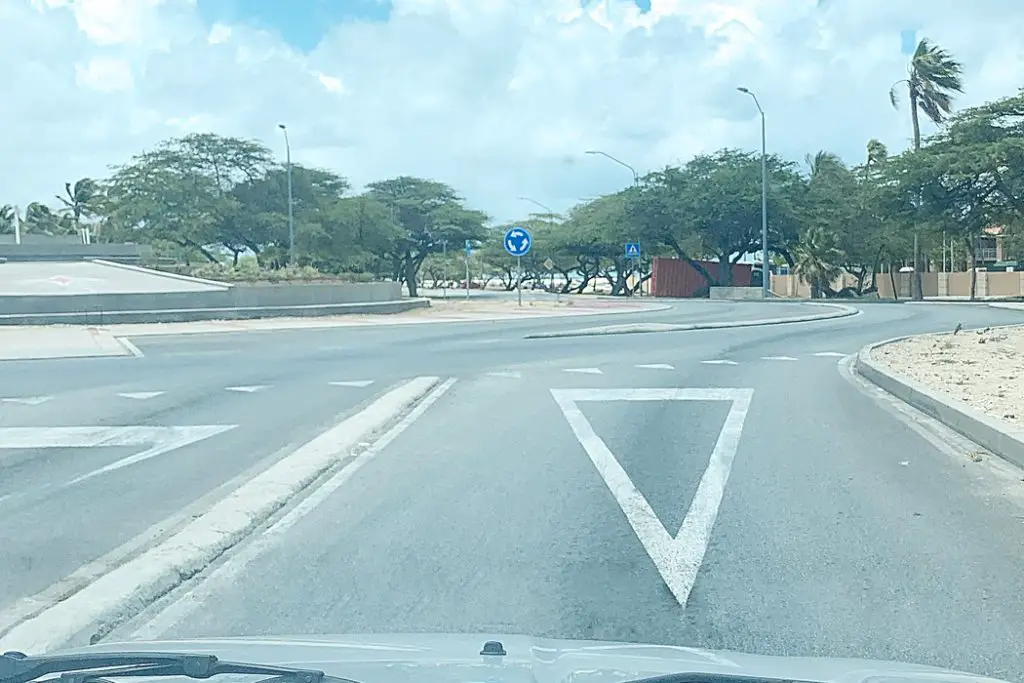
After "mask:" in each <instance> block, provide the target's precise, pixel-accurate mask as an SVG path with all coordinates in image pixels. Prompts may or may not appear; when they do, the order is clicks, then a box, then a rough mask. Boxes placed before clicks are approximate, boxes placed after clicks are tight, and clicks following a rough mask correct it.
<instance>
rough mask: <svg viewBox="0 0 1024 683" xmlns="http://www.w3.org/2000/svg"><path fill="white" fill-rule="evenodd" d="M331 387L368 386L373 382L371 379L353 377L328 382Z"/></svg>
mask: <svg viewBox="0 0 1024 683" xmlns="http://www.w3.org/2000/svg"><path fill="white" fill-rule="evenodd" d="M328 384H330V385H331V386H332V387H368V386H370V385H371V384H373V380H372V379H353V380H348V381H345V382H328Z"/></svg>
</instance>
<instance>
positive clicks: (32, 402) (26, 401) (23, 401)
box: [0, 396, 53, 406]
mask: <svg viewBox="0 0 1024 683" xmlns="http://www.w3.org/2000/svg"><path fill="white" fill-rule="evenodd" d="M52 400H53V396H23V397H20V398H19V397H11V398H2V399H0V401H2V402H3V403H17V404H19V405H23V406H37V405H39V404H40V403H46V402H47V401H52Z"/></svg>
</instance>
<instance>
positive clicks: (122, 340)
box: [114, 337, 143, 358]
mask: <svg viewBox="0 0 1024 683" xmlns="http://www.w3.org/2000/svg"><path fill="white" fill-rule="evenodd" d="M114 341H116V342H117V343H118V344H120V345H121V346H123V347H124V349H125V351H127V352H128V353H130V354H132V355H133V356H135V357H136V358H142V357H143V356H142V351H139V347H138V346H136V345H135V344H133V343H132V342H131V340H129V339H128V338H126V337H114Z"/></svg>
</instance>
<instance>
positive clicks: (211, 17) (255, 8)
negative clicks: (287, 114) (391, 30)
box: [197, 0, 651, 51]
mask: <svg viewBox="0 0 1024 683" xmlns="http://www.w3.org/2000/svg"><path fill="white" fill-rule="evenodd" d="M633 1H634V2H635V3H636V5H637V7H639V8H640V9H641V10H643V11H645V12H646V11H648V10H649V9H650V7H651V0H633ZM595 2H600V0H581V4H582V5H585V6H586V5H592V4H594V3H595ZM197 5H198V9H199V14H200V16H202V18H203V19H204V20H205V21H206V23H207V24H213V23H215V22H218V21H221V22H228V23H248V24H252V25H254V26H258V27H260V28H263V29H268V30H273V31H276V32H277V33H278V34H280V36H281V38H282V39H284V41H285V42H287V43H288V44H290V45H291V46H292V47H295V48H297V49H299V50H303V51H309V50H312V49H313V48H314V47H316V45H317V43H319V42H320V39H321V38H322V37H323V36H324V34H325V33H327V31H328V30H330V28H331V27H332V26H333V25H334V24H337V23H339V22H342V21H346V20H349V21H352V20H360V21H387V19H388V14H389V13H390V11H391V2H390V0H198V2H197Z"/></svg>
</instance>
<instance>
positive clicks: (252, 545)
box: [119, 377, 457, 640]
mask: <svg viewBox="0 0 1024 683" xmlns="http://www.w3.org/2000/svg"><path fill="white" fill-rule="evenodd" d="M456 381H457V380H456V379H455V378H454V377H452V378H449V379H447V380H445V382H444V383H443V384H441V385H440V386H439V387H437V388H435V389H434V390H433V391H432V392H430V394H428V395H427V397H426V398H424V399H423V400H422V401H420V403H418V404H417V405H416V407H415V408H413V409H412V411H411V412H410V413H409V414H408V415H406V416H405V417H404V418H402V420H401V421H400V422H399V423H398V424H396V425H395V426H394V427H392V428H391V429H389V430H388V431H387V432H386V433H385V434H384V435H383V436H382V437H381V438H380V439H378V440H377V441H376V442H374V444H373V445H372V446H370V447H369V448H367V449H366V450H365V451H363V452H362V453H360V454H359V455H358V456H356V458H355V459H354V460H353V461H352V463H351V464H350V465H348V466H347V467H345V468H344V469H342V470H341V471H339V472H338V473H337V474H335V475H334V476H333V477H331V478H330V479H328V480H327V481H326V482H324V483H323V485H322V486H320V488H318V489H317V490H316V491H314V492H313V493H312V494H310V495H309V497H307V498H305V499H303V500H302V502H300V503H299V504H298V505H296V506H295V507H294V508H292V509H291V510H289V511H288V512H287V513H286V514H285V515H284V516H283V517H281V518H280V519H279V520H277V521H276V522H274V523H273V524H272V525H271V526H270V527H268V528H267V529H266V530H265V531H263V532H262V533H260V535H259V536H255V537H253V539H252V540H251V541H249V542H248V543H246V544H245V545H243V546H241V547H239V548H238V550H237V551H234V552H233V553H232V554H231V556H230V557H229V558H228V559H227V560H225V561H224V562H223V563H222V564H220V565H219V566H218V567H217V568H216V569H215V570H213V571H212V572H211V573H210V574H209V575H208V576H205V577H202V576H201V577H199V578H198V580H197V581H196V583H195V585H194V586H193V587H192V588H191V589H189V590H188V592H186V593H184V594H183V595H180V596H173V595H172V596H170V597H171V600H172V601H171V602H170V603H169V604H167V605H165V606H163V607H162V608H160V610H159V611H158V612H157V613H156V614H154V615H153V616H152V617H148V618H147V617H145V615H142V618H143V619H144V621H143V622H142V623H139V624H137V625H133V624H131V623H129V624H128V625H127V628H126V630H128V631H129V633H127V634H126V635H125V636H124V637H126V638H129V639H131V640H156V639H158V638H160V637H162V636H163V635H164V634H165V633H167V632H169V631H170V630H172V629H173V628H174V627H175V626H177V625H178V624H180V623H181V622H183V621H186V620H187V619H189V618H190V617H191V616H192V614H193V613H194V612H195V611H196V610H198V609H200V608H202V607H204V606H205V605H209V604H212V602H213V601H215V600H216V598H217V596H218V595H223V594H224V592H225V590H226V588H227V587H228V586H232V585H236V580H237V579H238V577H239V576H240V575H241V574H242V573H243V572H244V571H245V569H246V568H247V567H248V566H249V565H250V564H252V562H253V561H254V560H256V559H258V558H259V557H260V556H261V555H262V554H264V553H265V552H268V551H269V550H272V549H273V546H274V545H276V544H279V543H281V542H282V541H283V540H284V536H285V535H286V534H287V533H288V532H289V531H290V530H291V529H292V527H294V526H295V525H296V524H298V523H299V521H301V520H302V518H304V517H305V516H306V515H308V514H309V513H311V512H313V510H315V509H316V508H317V507H319V506H320V504H321V503H323V502H324V501H326V500H327V499H328V498H329V497H330V496H331V495H332V494H333V493H334V492H335V491H337V490H338V489H339V488H341V487H342V486H344V485H345V483H346V482H348V480H349V479H351V478H352V475H354V474H355V473H356V472H358V471H359V470H360V469H362V468H363V466H364V465H366V463H368V462H369V461H370V460H372V459H373V458H374V457H376V456H377V455H378V454H379V453H380V452H381V451H383V450H384V449H385V448H386V447H387V446H388V445H389V444H390V443H391V442H392V441H394V440H395V439H397V438H398V437H399V436H400V435H401V434H402V433H403V432H404V431H405V430H407V429H408V428H409V427H411V426H412V425H413V423H414V422H416V420H418V419H419V418H420V417H421V416H422V415H423V413H425V412H427V409H429V408H430V406H432V405H433V404H434V403H436V402H437V401H438V399H440V398H441V397H442V396H443V395H444V394H445V393H446V392H447V391H448V390H449V389H451V388H452V385H453V384H455V382H456ZM119 637H120V636H119Z"/></svg>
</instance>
